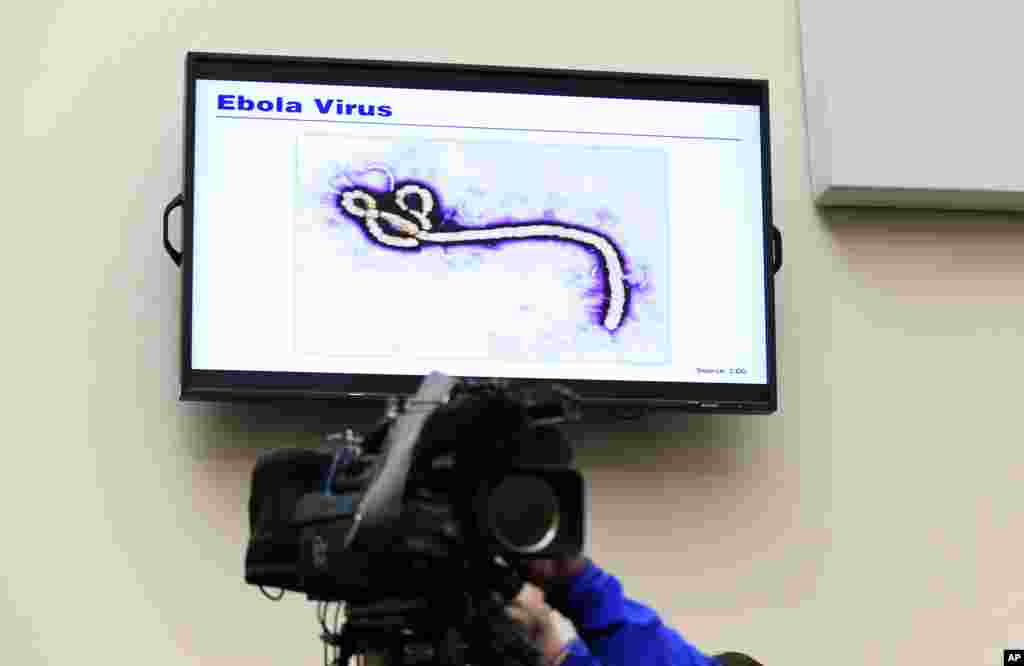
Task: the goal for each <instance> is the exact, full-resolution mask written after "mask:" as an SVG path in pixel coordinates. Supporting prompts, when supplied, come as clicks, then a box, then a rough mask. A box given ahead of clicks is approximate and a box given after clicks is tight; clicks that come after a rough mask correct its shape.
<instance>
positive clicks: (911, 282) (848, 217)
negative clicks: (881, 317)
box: [820, 208, 1024, 306]
mask: <svg viewBox="0 0 1024 666" xmlns="http://www.w3.org/2000/svg"><path fill="white" fill-rule="evenodd" d="M820 214H821V215H822V218H823V220H824V222H825V223H826V224H827V225H829V227H830V230H831V232H832V235H833V239H834V244H835V249H836V251H837V253H838V255H839V256H840V258H841V260H842V261H843V263H844V264H845V265H844V268H845V270H847V271H848V273H849V275H850V276H851V278H852V279H854V280H855V281H857V282H859V283H860V284H861V285H862V286H865V287H871V288H874V289H877V290H879V291H880V292H881V293H882V294H883V295H885V296H889V297H895V298H899V299H901V300H905V301H912V302H914V303H919V304H922V305H927V304H929V303H931V304H937V303H943V304H950V303H957V304H963V305H967V306H984V305H991V304H996V303H1003V304H1005V303H1008V302H1012V303H1018V304H1019V303H1021V302H1022V300H1024V289H1022V288H1021V281H1022V278H1024V262H1022V260H1021V258H1022V257H1024V213H1006V212H1004V213H993V212H989V213H978V212H964V211H922V210H895V209H869V208H861V209H846V208H835V209H822V210H821V213H820Z"/></svg>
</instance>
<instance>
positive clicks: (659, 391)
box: [179, 52, 778, 414]
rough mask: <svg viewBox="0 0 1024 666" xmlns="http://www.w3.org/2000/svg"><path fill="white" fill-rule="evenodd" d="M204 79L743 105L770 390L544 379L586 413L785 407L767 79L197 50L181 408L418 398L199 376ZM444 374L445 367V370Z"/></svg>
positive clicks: (357, 388)
mask: <svg viewBox="0 0 1024 666" xmlns="http://www.w3.org/2000/svg"><path fill="white" fill-rule="evenodd" d="M199 79H219V80H230V81H264V82H280V83H319V84H328V85H360V86H369V87H392V88H412V89H441V90H461V91H480V92H505V93H530V94H540V95H573V96H581V97H604V98H623V99H653V100H670V101H689V102H709V103H720V104H744V105H752V106H757V107H758V108H759V109H760V116H761V167H762V169H761V171H762V197H763V202H762V203H763V211H764V231H763V243H764V252H763V256H764V265H763V267H762V270H763V273H764V284H765V294H764V297H765V314H766V331H765V333H766V338H765V342H766V345H767V349H766V351H767V363H768V368H767V370H768V383H767V384H725V383H692V382H633V381H624V380H572V379H537V380H518V379H517V380H515V381H516V382H517V383H527V384H528V383H534V382H536V383H553V382H554V383H560V384H562V385H565V386H567V387H569V388H570V389H572V390H573V391H575V392H576V393H577V394H578V395H579V396H580V398H581V401H582V403H583V405H584V406H585V407H586V406H599V407H606V406H607V407H616V406H617V407H647V408H674V409H680V410H684V411H690V412H716V413H743V414H771V413H773V412H775V411H776V410H777V407H778V380H777V371H776V331H775V284H774V270H773V267H772V263H773V259H772V257H773V256H774V252H773V247H774V246H773V231H774V227H773V222H772V187H771V150H770V134H769V106H768V92H769V85H768V82H767V81H765V80H759V79H738V78H716V77H695V76H677V75H664V74H639V73H622V72H606V71H587V70H557V69H539V68H522V67H504V66H493V65H465V64H443V63H413V62H400V61H373V60H347V59H346V60H343V59H332V58H309V57H291V56H277V55H242V54H230V53H209V52H189V53H188V54H187V55H186V58H185V118H184V128H185V137H184V189H183V198H184V201H183V213H184V222H183V227H184V229H183V234H182V241H183V242H182V268H183V270H182V285H183V295H182V317H181V327H182V328H181V364H182V365H181V384H180V393H179V398H180V399H181V400H183V401H216V402H230V401H268V400H270V401H279V400H292V399H317V400H332V401H336V400H344V401H364V402H365V401H370V402H374V401H385V400H387V399H389V398H391V397H393V396H399V397H402V396H407V395H411V394H412V393H414V392H415V390H416V388H417V387H418V385H419V382H420V381H421V377H419V376H413V375H380V374H373V375H370V374H335V373H299V372H252V371H221V370H196V369H193V368H192V367H191V365H192V363H191V357H192V286H193V285H192V259H193V256H192V243H193V223H194V219H193V206H192V204H193V182H192V179H193V168H194V164H193V160H194V156H195V145H194V143H195V126H194V122H195V108H194V107H195V86H196V81H197V80H199ZM439 369H441V370H443V368H439Z"/></svg>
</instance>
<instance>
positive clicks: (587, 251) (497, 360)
mask: <svg viewBox="0 0 1024 666" xmlns="http://www.w3.org/2000/svg"><path fill="white" fill-rule="evenodd" d="M185 105H186V106H185V124H184V126H185V140H184V148H185V161H184V191H183V194H182V196H183V210H184V215H185V218H184V233H183V247H182V253H183V258H184V262H183V281H184V295H183V299H182V300H183V316H182V324H183V326H182V341H183V344H182V348H181V353H182V374H181V393H180V396H181V398H182V399H183V400H260V399H287V398H307V399H308V398H322V399H357V398H361V399H371V400H372V399H385V398H388V397H391V396H399V397H401V396H405V395H410V394H411V393H413V392H414V391H415V389H416V387H417V386H418V384H419V382H420V380H421V378H422V377H423V375H425V374H426V373H428V372H430V371H440V372H444V373H446V374H449V375H453V376H459V377H469V378H502V379H508V380H512V381H516V382H521V383H525V384H530V383H532V382H544V383H558V384H561V385H563V386H566V387H568V388H570V389H571V390H573V391H574V392H575V393H576V394H577V395H578V396H579V398H580V400H581V402H582V404H583V405H584V406H587V405H621V406H636V407H675V408H681V409H686V410H695V411H724V412H745V413H770V412H772V411H774V410H775V409H776V404H777V399H776V395H777V380H776V371H775V322H774V308H773V305H774V295H773V294H774V291H773V279H774V273H775V270H774V269H775V268H777V266H776V265H775V264H776V263H777V260H780V254H779V253H780V251H781V237H777V233H778V232H777V230H776V229H775V227H774V226H773V225H772V221H771V183H770V158H769V137H768V127H769V124H768V84H767V82H765V81H757V80H737V79H724V78H698V77H681V76H666V75H653V74H623V73H612V72H600V71H559V70H546V69H526V68H511V67H494V66H466V65H451V64H423V63H411V62H375V61H353V60H334V59H313V58H292V57H280V56H254V55H237V54H215V53H189V54H188V55H187V57H186V94H185Z"/></svg>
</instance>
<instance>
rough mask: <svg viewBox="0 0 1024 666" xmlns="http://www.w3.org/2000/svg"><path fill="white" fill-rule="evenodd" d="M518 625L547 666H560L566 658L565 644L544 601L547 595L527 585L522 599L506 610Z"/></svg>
mask: <svg viewBox="0 0 1024 666" xmlns="http://www.w3.org/2000/svg"><path fill="white" fill-rule="evenodd" d="M505 612H506V613H507V614H508V616H509V617H510V618H512V620H514V621H515V622H517V623H519V625H520V626H522V627H523V630H524V631H525V632H526V636H527V638H528V639H529V640H530V642H532V643H533V644H534V645H535V646H536V647H537V649H538V650H540V652H541V654H542V655H543V658H544V663H545V664H552V665H554V664H559V663H561V662H562V660H563V659H564V658H565V650H564V648H565V642H564V641H563V640H562V637H561V635H560V632H559V630H558V624H557V620H556V618H555V611H554V609H552V608H551V606H548V604H547V602H546V601H545V600H544V591H543V590H541V589H540V588H539V587H537V586H536V585H533V584H531V583H524V584H523V589H522V590H520V592H519V595H518V596H517V597H516V598H515V599H513V600H512V601H511V603H509V604H508V606H507V607H506V609H505Z"/></svg>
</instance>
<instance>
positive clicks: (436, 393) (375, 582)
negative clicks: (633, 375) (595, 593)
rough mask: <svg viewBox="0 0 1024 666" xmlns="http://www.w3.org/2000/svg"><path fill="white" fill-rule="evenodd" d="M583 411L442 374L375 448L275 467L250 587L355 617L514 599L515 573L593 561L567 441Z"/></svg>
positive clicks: (364, 440) (320, 453) (262, 473)
mask: <svg viewBox="0 0 1024 666" xmlns="http://www.w3.org/2000/svg"><path fill="white" fill-rule="evenodd" d="M577 410H578V408H577V404H576V401H575V398H574V396H573V395H572V394H571V393H569V392H568V391H566V390H563V389H560V388H558V387H555V386H533V387H523V388H517V389H513V388H510V387H509V386H508V385H506V384H503V383H498V382H490V381H469V380H458V379H455V378H451V377H448V376H446V375H442V374H439V373H434V374H431V375H428V376H427V377H426V378H425V379H424V381H423V383H422V385H421V386H420V389H419V390H418V391H417V393H416V394H415V395H414V396H412V397H411V398H409V399H408V400H406V401H405V403H404V404H402V405H400V406H399V407H398V408H396V409H394V410H392V412H391V413H389V414H388V415H387V416H386V417H385V418H384V419H383V420H382V421H381V423H380V424H379V425H378V426H377V427H376V428H375V429H374V430H373V431H372V432H370V433H368V434H367V435H366V436H365V437H349V439H348V440H346V441H344V442H343V443H341V445H339V446H337V447H335V448H333V450H331V449H319V450H313V449H284V450H280V451H275V452H272V453H269V454H266V455H264V456H263V457H262V458H261V459H260V460H259V462H258V463H257V465H256V467H255V469H254V471H253V477H252V493H251V497H250V503H249V518H250V531H251V537H250V540H249V544H248V548H247V552H246V558H245V580H246V582H247V583H250V584H253V585H258V586H261V587H272V588H280V589H283V590H289V591H294V592H300V593H304V594H306V595H307V597H308V598H309V599H310V600H315V601H344V602H346V603H347V604H348V605H349V606H350V607H353V608H358V607H359V606H360V605H362V606H368V605H372V604H374V603H378V602H381V601H382V600H390V601H392V602H393V601H394V600H406V601H408V602H410V603H414V604H415V603H417V602H418V601H420V600H424V599H426V600H430V599H434V600H439V599H445V598H451V597H452V595H453V591H457V592H469V593H479V594H488V593H489V594H497V595H499V596H500V597H502V598H504V599H506V600H507V599H509V598H511V597H512V596H514V595H515V594H516V592H518V590H519V588H520V587H521V584H522V583H521V579H520V578H519V576H518V574H517V570H516V566H515V563H518V562H521V561H523V560H525V559H530V558H557V557H572V556H575V555H578V554H579V553H580V552H581V551H582V550H583V546H584V541H585V534H584V524H585V506H584V502H585V496H584V485H583V480H582V477H581V476H580V474H579V473H578V472H577V471H576V470H575V469H573V467H572V458H573V455H572V446H571V444H570V443H569V441H568V440H567V439H566V438H565V436H564V435H563V434H562V433H561V431H560V430H559V428H558V426H559V424H561V423H564V422H568V421H572V420H575V419H576V418H578V411H577ZM455 596H458V595H455ZM430 605H431V604H428V606H430ZM434 608H435V612H436V605H435V606H434Z"/></svg>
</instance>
